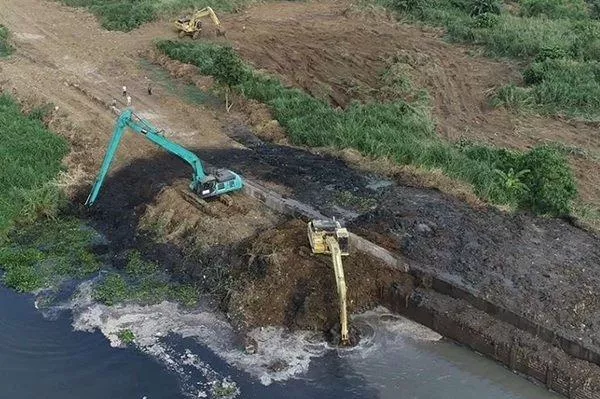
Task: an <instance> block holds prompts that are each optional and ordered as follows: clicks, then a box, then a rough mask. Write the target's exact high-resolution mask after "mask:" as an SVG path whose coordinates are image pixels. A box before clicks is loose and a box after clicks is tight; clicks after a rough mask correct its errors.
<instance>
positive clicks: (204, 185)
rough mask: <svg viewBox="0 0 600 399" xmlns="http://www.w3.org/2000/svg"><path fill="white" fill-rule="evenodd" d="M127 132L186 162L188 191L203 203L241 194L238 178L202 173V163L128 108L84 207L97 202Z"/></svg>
mask: <svg viewBox="0 0 600 399" xmlns="http://www.w3.org/2000/svg"><path fill="white" fill-rule="evenodd" d="M127 128H129V129H131V130H132V131H133V132H135V133H137V134H140V135H142V136H143V137H145V138H146V139H148V140H150V141H151V142H153V143H154V144H156V145H158V146H159V147H160V148H162V149H164V150H165V151H167V152H169V153H171V154H173V155H176V156H178V157H179V158H181V159H182V160H183V161H185V162H187V163H188V164H189V165H190V166H191V167H192V169H193V171H194V174H193V176H192V182H191V183H190V190H191V191H192V192H193V193H194V194H195V195H196V196H198V197H199V198H201V199H206V198H215V197H220V196H223V195H225V194H227V193H229V192H233V191H237V190H241V189H242V188H243V186H244V182H243V180H242V178H241V177H240V176H239V175H238V174H236V173H234V172H232V171H230V170H228V169H217V170H215V171H214V173H212V174H209V173H206V171H205V169H204V166H203V164H202V161H201V160H200V158H198V156H196V154H194V153H193V152H191V151H189V150H188V149H186V148H184V147H182V146H181V145H179V144H177V143H174V142H172V141H170V140H168V139H167V138H166V137H164V136H163V134H162V131H161V130H159V129H157V128H156V127H154V126H153V125H152V124H151V123H150V122H149V121H147V120H145V119H142V118H140V117H138V116H137V115H135V113H134V112H133V110H132V109H131V108H127V109H125V110H123V111H122V112H121V115H120V116H119V118H118V119H117V123H116V126H115V130H114V133H113V136H112V138H111V140H110V143H109V145H108V149H107V151H106V155H105V156H104V161H103V162H102V166H101V167H100V171H99V173H98V177H97V179H96V182H95V183H94V186H93V187H92V191H91V192H90V195H89V196H88V198H87V200H86V202H85V204H86V205H88V206H92V205H93V204H94V203H95V202H96V200H97V199H98V195H99V194H100V190H101V189H102V185H103V184H104V180H105V179H106V175H107V174H108V171H109V169H110V166H111V164H112V161H113V159H114V157H115V155H116V153H117V150H118V149H119V144H120V143H121V139H122V137H123V134H124V133H125V131H126V130H127Z"/></svg>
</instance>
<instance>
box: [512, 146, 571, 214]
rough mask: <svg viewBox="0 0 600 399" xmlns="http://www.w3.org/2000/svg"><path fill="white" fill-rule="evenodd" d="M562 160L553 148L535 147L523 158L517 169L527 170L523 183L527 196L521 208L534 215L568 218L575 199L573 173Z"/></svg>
mask: <svg viewBox="0 0 600 399" xmlns="http://www.w3.org/2000/svg"><path fill="white" fill-rule="evenodd" d="M565 164H566V160H565V159H564V157H563V156H562V155H561V154H560V153H559V152H558V151H557V150H555V149H553V148H549V147H539V148H536V149H533V150H531V151H529V152H528V153H526V154H525V155H524V156H523V160H522V163H521V169H522V170H523V169H527V170H529V171H530V173H528V174H526V175H525V176H524V179H523V183H524V184H525V185H526V186H527V187H528V194H527V195H526V196H524V197H523V199H522V201H521V205H522V206H524V207H526V208H528V209H532V210H533V211H534V212H536V213H540V214H549V215H552V216H564V215H568V214H569V213H570V211H571V207H572V202H573V200H574V199H575V197H576V196H577V188H576V186H575V180H574V178H573V174H572V173H571V170H570V169H569V168H566V167H565Z"/></svg>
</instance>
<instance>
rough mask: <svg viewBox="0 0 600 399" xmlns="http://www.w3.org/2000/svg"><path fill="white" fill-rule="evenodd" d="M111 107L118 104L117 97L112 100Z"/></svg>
mask: <svg viewBox="0 0 600 399" xmlns="http://www.w3.org/2000/svg"><path fill="white" fill-rule="evenodd" d="M110 105H111V107H116V106H117V99H116V98H113V99H112V102H111V103H110Z"/></svg>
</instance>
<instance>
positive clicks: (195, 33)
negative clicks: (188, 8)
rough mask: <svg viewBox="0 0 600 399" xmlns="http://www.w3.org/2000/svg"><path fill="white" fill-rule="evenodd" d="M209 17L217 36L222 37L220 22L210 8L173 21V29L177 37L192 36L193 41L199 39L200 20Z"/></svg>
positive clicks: (223, 32) (223, 33)
mask: <svg viewBox="0 0 600 399" xmlns="http://www.w3.org/2000/svg"><path fill="white" fill-rule="evenodd" d="M205 17H210V19H211V20H212V21H213V23H214V24H215V26H216V27H217V35H218V36H224V35H225V31H224V30H223V29H222V28H221V21H219V18H218V17H217V14H215V12H214V11H213V9H212V8H210V7H206V8H203V9H201V10H199V11H196V12H195V13H194V14H193V15H191V16H185V17H181V18H179V19H178V20H177V21H175V27H176V28H177V31H178V32H179V37H184V36H192V38H193V39H197V38H199V37H200V33H201V32H202V21H201V20H202V18H205Z"/></svg>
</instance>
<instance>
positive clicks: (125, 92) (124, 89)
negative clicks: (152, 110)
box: [123, 86, 127, 97]
mask: <svg viewBox="0 0 600 399" xmlns="http://www.w3.org/2000/svg"><path fill="white" fill-rule="evenodd" d="M126 96H127V86H123V97H126Z"/></svg>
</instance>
